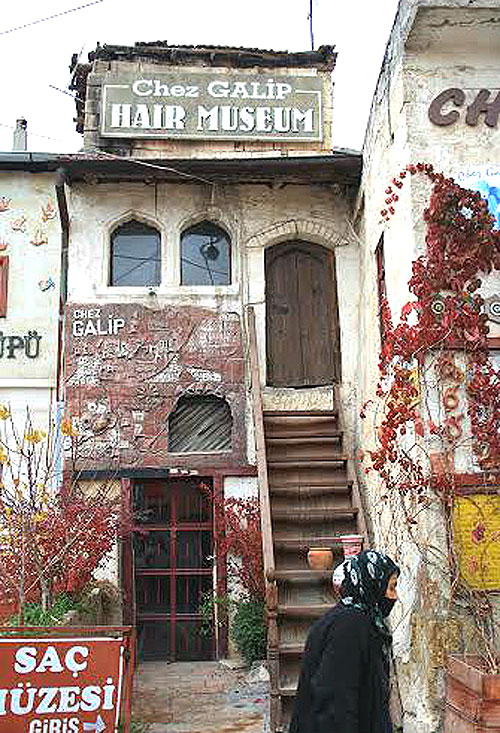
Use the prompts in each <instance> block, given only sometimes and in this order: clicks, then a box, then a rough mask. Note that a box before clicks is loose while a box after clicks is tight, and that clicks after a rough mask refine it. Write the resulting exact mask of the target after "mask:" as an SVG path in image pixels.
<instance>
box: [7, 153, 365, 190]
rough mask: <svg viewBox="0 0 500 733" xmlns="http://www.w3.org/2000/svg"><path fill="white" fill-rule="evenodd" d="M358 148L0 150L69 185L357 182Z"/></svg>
mask: <svg viewBox="0 0 500 733" xmlns="http://www.w3.org/2000/svg"><path fill="white" fill-rule="evenodd" d="M361 167H362V158H361V153H358V152H355V151H352V150H343V149H339V150H333V151H332V152H331V154H329V155H314V156H312V155H311V156H295V157H291V156H286V157H285V156H279V157H274V158H268V157H265V158H264V157H263V158H256V157H254V158H198V159H193V158H166V159H138V158H119V157H118V156H111V155H105V154H102V153H96V154H88V153H75V154H73V155H59V154H44V153H25V152H22V153H17V152H13V153H1V154H0V171H6V170H11V171H13V170H19V171H28V172H33V173H37V172H38V173H41V172H48V171H56V170H57V169H63V170H64V173H65V177H66V180H67V182H68V183H69V184H71V183H77V182H87V183H113V182H116V183H118V182H123V181H146V182H155V181H157V182H160V181H165V182H171V183H197V182H198V183H209V184H210V183H217V184H219V185H223V184H230V185H235V184H238V183H253V184H257V183H260V184H262V183H263V184H272V183H280V182H281V183H298V184H308V185H310V184H314V183H318V184H334V183H337V184H340V185H354V186H357V185H358V184H359V180H360V176H361Z"/></svg>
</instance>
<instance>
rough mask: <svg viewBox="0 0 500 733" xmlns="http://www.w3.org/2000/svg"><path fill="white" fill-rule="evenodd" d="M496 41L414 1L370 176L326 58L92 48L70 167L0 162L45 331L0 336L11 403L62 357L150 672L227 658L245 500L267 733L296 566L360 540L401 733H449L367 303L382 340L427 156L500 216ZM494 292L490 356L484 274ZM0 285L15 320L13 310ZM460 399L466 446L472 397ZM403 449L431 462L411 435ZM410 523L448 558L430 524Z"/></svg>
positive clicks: (458, 0) (494, 349)
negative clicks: (383, 453) (128, 526)
mask: <svg viewBox="0 0 500 733" xmlns="http://www.w3.org/2000/svg"><path fill="white" fill-rule="evenodd" d="M498 24H499V9H498V3H497V2H494V1H493V0H419V1H417V0H402V2H401V3H400V7H399V10H398V14H397V17H396V21H395V24H394V27H393V29H392V33H391V36H390V39H389V42H388V46H387V51H386V56H385V59H384V63H383V67H382V70H381V74H380V77H379V81H378V84H377V88H376V91H375V96H374V100H373V104H372V110H371V115H370V120H369V124H368V129H367V135H366V140H365V146H364V154H363V171H361V167H362V166H361V163H362V161H361V155H360V154H358V153H355V152H353V151H349V150H339V149H336V148H335V147H333V146H332V140H333V141H334V140H335V117H334V115H333V114H332V90H331V73H332V70H333V69H334V66H335V58H336V57H335V52H334V51H333V49H332V48H329V47H323V48H320V49H319V50H318V51H312V52H301V53H286V52H283V53H279V52H273V51H261V50H256V49H241V48H239V49H236V48H220V47H189V46H186V47H170V46H168V45H167V44H165V43H161V42H158V43H147V44H145V43H141V44H136V45H135V46H133V47H124V46H102V47H101V46H99V47H98V48H97V49H96V50H95V51H94V52H93V53H92V54H91V55H90V57H89V63H88V64H78V65H77V66H76V68H75V69H74V72H75V73H74V87H75V89H76V90H77V92H78V93H77V100H78V101H77V126H78V129H79V131H80V132H81V133H82V134H83V143H84V146H83V150H82V151H81V152H80V153H78V154H75V155H68V156H53V157H52V156H40V157H37V156H36V155H30V154H20V153H19V154H15V155H13V156H6V155H4V156H2V157H1V158H0V169H1V171H2V172H1V175H2V176H3V179H4V183H3V186H4V187H3V189H2V190H1V191H0V225H4V228H3V229H2V234H1V236H2V237H3V240H2V244H1V246H4V245H5V247H4V250H3V251H2V252H1V253H0V275H1V273H2V272H4V273H5V272H6V270H5V267H6V265H5V257H6V256H7V255H9V256H11V257H12V262H10V263H9V267H10V275H12V272H13V270H12V267H20V266H21V265H20V262H21V260H18V259H15V258H19V257H20V255H21V253H22V252H24V253H25V256H26V257H27V256H29V257H30V277H31V272H32V271H33V273H34V274H33V283H35V285H34V286H33V287H32V288H31V289H30V292H29V296H26V297H29V298H30V299H31V301H30V302H31V305H32V310H33V313H35V314H36V319H37V320H36V330H37V334H38V335H41V337H42V338H41V340H39V341H38V340H36V339H35V338H34V337H33V336H31V337H30V336H29V331H33V329H34V328H35V321H34V320H29V318H31V316H29V310H28V309H27V308H25V310H24V316H23V320H22V321H21V320H19V321H16V322H14V321H13V322H12V327H10V325H9V328H11V330H8V331H7V332H6V331H5V330H4V333H5V336H4V338H3V344H4V349H5V356H4V360H3V362H2V363H4V364H7V361H5V359H10V358H11V357H10V356H9V354H10V352H11V351H12V354H13V356H12V363H13V364H17V363H19V365H20V364H21V362H22V364H23V378H24V379H25V381H24V382H23V384H22V385H21V384H20V382H19V383H18V382H16V383H15V384H14V383H11V382H10V381H9V382H8V381H7V380H8V379H10V380H12V376H9V377H8V376H7V372H6V373H5V379H4V380H2V382H1V383H0V388H2V389H3V388H9V389H13V388H15V387H16V388H17V387H18V386H22V387H23V389H24V390H26V389H27V388H29V389H32V388H35V387H37V388H38V389H40V388H42V387H43V388H44V389H48V388H49V387H51V386H52V385H53V384H54V383H55V377H56V370H57V364H58V357H57V356H56V355H57V354H58V353H59V351H58V348H60V349H61V350H63V352H64V372H63V373H62V372H61V373H60V380H59V387H60V391H61V394H64V398H65V408H66V411H67V413H68V414H71V415H72V417H73V418H74V419H75V421H77V423H78V430H79V435H80V437H82V438H83V439H84V440H83V444H84V446H85V451H84V456H83V457H84V462H85V473H84V478H85V479H86V480H87V481H88V482H89V484H90V485H93V482H95V481H96V479H99V478H102V477H104V478H106V480H111V481H112V482H113V483H114V486H115V490H116V492H117V495H119V496H120V497H121V498H122V499H123V500H124V501H126V502H130V504H131V505H132V506H133V507H134V508H135V510H136V511H137V512H138V515H137V516H138V517H139V520H138V526H137V532H136V536H135V538H134V541H133V542H130V543H128V544H127V545H125V546H124V547H123V548H121V550H120V552H117V553H116V555H115V556H114V557H112V558H110V561H109V563H108V566H107V567H106V568H105V569H104V571H103V572H105V574H106V576H107V577H108V578H111V579H112V580H113V581H114V582H115V583H116V584H117V585H118V586H119V587H120V588H121V590H122V597H123V618H124V621H125V622H127V623H135V624H137V626H138V629H139V651H140V654H141V656H142V658H144V659H152V658H158V659H179V660H182V659H195V660H196V659H206V658H213V657H222V656H224V655H225V654H226V653H227V651H228V643H227V625H226V624H222V626H221V627H217V629H215V630H214V633H213V634H212V636H203V635H201V634H200V633H199V632H200V626H201V613H200V602H201V600H202V598H203V596H205V595H206V594H207V593H208V594H210V593H212V594H213V593H218V594H224V593H225V592H226V590H227V584H228V579H227V569H226V558H225V557H224V555H223V553H221V552H219V548H218V546H217V542H216V535H217V531H218V529H219V527H220V521H221V517H220V514H219V512H218V510H217V506H218V505H217V500H218V498H228V497H256V496H258V497H259V500H260V506H261V515H262V534H263V547H264V560H265V569H266V589H267V598H266V601H267V607H268V620H269V668H270V674H271V723H272V728H273V730H280V729H282V728H283V726H284V724H285V722H286V719H287V716H288V713H289V710H290V704H291V702H292V700H293V695H294V690H295V685H296V680H297V673H298V670H299V666H300V658H301V654H302V651H303V643H304V638H305V635H306V633H307V629H308V628H309V626H310V624H311V622H312V620H313V619H314V618H315V617H317V616H318V615H320V614H322V613H323V612H324V611H325V610H326V608H328V607H329V605H330V604H331V603H332V601H333V596H332V589H331V573H330V571H328V572H315V573H311V571H310V570H309V569H308V566H307V560H306V556H307V551H308V549H309V548H310V547H311V546H318V545H320V546H323V545H324V546H327V547H331V548H333V550H334V557H335V562H336V563H338V562H339V561H340V560H341V559H342V557H343V550H344V548H345V547H347V545H348V542H349V536H350V540H351V541H352V539H353V536H354V539H355V540H356V539H359V540H364V541H365V543H369V544H370V545H372V546H379V547H381V548H382V549H386V550H387V551H394V552H397V554H398V557H399V558H400V560H401V562H402V564H403V566H404V568H405V572H404V574H403V578H402V582H401V586H402V596H403V601H404V613H403V614H402V615H401V617H400V618H399V619H396V622H397V623H396V624H395V658H396V669H397V680H398V688H399V698H400V703H401V705H400V706H399V707H400V714H401V723H402V726H403V729H404V731H405V733H417V732H418V733H431V731H437V730H439V726H440V721H441V718H442V698H443V675H442V670H443V664H444V657H445V653H446V652H447V651H449V650H453V649H455V648H463V645H464V644H465V643H469V644H470V643H471V639H472V643H474V637H473V636H472V637H470V638H467V623H463V624H462V626H461V625H460V624H459V623H458V622H457V620H456V619H455V618H452V617H451V615H450V614H449V611H448V605H449V604H448V600H449V593H448V591H449V588H448V586H447V585H446V583H443V582H441V581H440V580H439V579H438V576H435V575H433V572H431V571H428V569H427V568H426V567H425V566H423V564H422V560H421V555H420V554H419V553H418V552H417V551H416V550H415V548H414V547H413V545H412V542H411V541H410V538H409V537H408V536H406V535H405V531H406V529H405V526H400V525H398V521H397V519H396V520H395V519H394V514H393V513H391V511H388V510H387V508H386V509H384V510H383V511H381V510H380V500H381V494H382V489H381V485H380V482H379V481H377V480H375V479H374V477H373V474H370V473H369V474H366V473H365V471H364V468H365V464H364V463H363V458H364V456H365V455H366V454H367V452H368V451H370V450H372V449H375V448H376V445H377V443H376V436H377V430H378V425H377V422H376V421H375V422H374V421H373V420H371V419H367V420H360V418H359V413H360V410H361V408H362V406H363V405H364V403H365V402H366V401H368V400H372V399H374V394H375V392H376V386H377V380H378V376H379V370H378V361H379V354H380V349H381V346H382V345H383V334H382V329H381V323H380V312H381V306H382V305H383V299H384V298H386V300H387V303H388V305H389V306H390V309H391V311H392V314H393V317H394V318H395V319H396V320H397V318H398V316H399V312H400V311H401V308H402V307H403V306H404V305H405V303H406V302H407V301H408V300H409V299H411V293H410V291H409V287H408V282H409V280H410V277H411V273H412V262H413V261H414V260H415V259H416V258H417V257H418V256H419V255H420V254H422V253H423V252H424V249H425V239H424V238H425V222H424V220H423V217H422V210H423V208H424V207H425V206H426V205H427V201H428V198H429V193H430V187H429V183H428V182H427V181H422V180H421V179H419V178H417V177H412V178H411V180H409V177H408V180H406V181H405V184H404V186H403V187H402V189H401V191H400V192H398V202H397V206H395V213H394V216H386V215H382V214H381V210H384V208H385V210H386V213H387V207H388V206H390V205H392V203H395V201H396V200H395V199H394V201H393V202H392V203H391V204H387V203H386V201H385V200H386V197H387V195H388V194H385V193H384V191H385V189H386V188H387V186H388V185H390V182H391V181H392V179H393V178H394V177H395V176H396V175H398V174H399V172H400V171H404V170H405V168H406V166H407V165H408V164H415V163H417V162H420V161H423V162H424V163H426V164H433V165H434V166H435V168H436V169H438V170H442V171H443V172H444V174H445V175H446V176H450V175H453V176H454V177H455V178H456V179H457V180H458V181H459V182H461V181H463V182H464V185H466V186H468V187H474V188H476V189H477V190H479V191H481V192H482V194H483V195H485V196H486V197H487V198H488V202H489V205H490V207H491V211H492V212H493V213H494V214H496V215H497V216H498V191H499V189H500V184H499V180H500V168H499V166H498V151H499V149H500V138H499V135H500V133H499V125H498V117H499V114H500V102H499V96H498V68H499V62H500V48H499V36H498ZM56 171H57V175H56ZM35 173H36V176H35V175H34V174H35ZM401 180H402V179H401ZM54 196H56V199H57V202H58V211H59V217H60V223H59V224H58V223H57V219H55V217H54V211H55V210H56V203H55V199H54ZM2 197H3V198H2ZM391 198H392V194H391ZM2 202H3V203H2ZM2 206H3V209H2V208H1V207H2ZM14 208H15V211H14ZM6 222H7V223H6ZM21 224H22V227H24V230H25V231H23V229H22V227H21ZM16 227H19V228H17V229H16ZM12 237H17V238H18V240H19V241H20V244H21V245H22V246H19V247H16V248H15V249H14V247H13V246H12V243H13V240H12ZM21 238H22V241H21ZM47 239H48V243H47ZM42 245H43V246H42ZM23 248H24V249H23ZM51 248H52V249H51ZM42 252H45V253H46V255H45V256H44V257H43V259H42V258H41V257H39V253H42ZM49 253H52V254H51V255H50V257H52V259H50V261H49V260H48V259H47V257H48V254H49ZM66 254H67V259H66ZM61 258H62V259H61ZM31 261H33V270H32V268H31ZM61 262H62V265H63V266H62V270H61V269H60V265H61ZM2 263H3V264H2ZM16 263H18V264H16ZM35 267H36V268H38V269H36V270H35V269H34V268H35ZM1 268H4V269H3V270H2V269H1ZM59 274H61V276H62V277H61V279H59ZM482 280H483V282H482V286H481V294H482V295H483V297H484V299H485V302H486V314H487V316H488V325H489V329H490V331H489V342H488V343H489V347H490V352H491V355H492V358H493V360H495V359H496V358H497V356H496V355H497V354H498V349H499V348H500V341H499V338H500V326H499V325H498V302H499V295H498V293H499V287H498V277H497V274H496V273H493V274H490V275H489V276H488V277H484V278H482ZM6 282H7V279H6V277H4V278H3V279H2V280H1V282H0V286H2V287H4V286H5V283H6ZM59 282H61V288H62V292H61V295H62V299H63V300H64V301H65V309H64V319H65V330H64V334H58V330H57V318H58V308H59V306H58V302H57V295H58V288H59ZM8 283H9V284H8V287H9V301H8V304H9V306H8V308H9V310H8V312H7V317H8V318H9V317H10V313H11V312H12V315H13V317H14V316H15V315H16V312H14V306H15V304H16V303H18V304H19V303H21V300H20V298H21V294H18V295H15V294H14V295H11V293H12V294H13V293H14V291H15V289H16V288H18V287H20V285H19V284H18V283H13V281H12V279H11V277H10V278H9V280H8ZM50 283H53V284H50ZM23 287H24V286H23ZM2 292H5V287H4V290H3V291H2V290H1V289H0V296H1V293H2ZM16 292H17V291H16ZM16 299H17V300H16ZM49 299H51V300H50V302H49ZM3 302H5V298H4V301H3ZM1 306H2V302H1V298H0V307H1ZM11 306H12V311H11ZM16 307H17V306H16ZM28 316H29V318H28ZM16 317H17V316H16ZM42 321H43V324H45V325H43V324H42ZM9 324H10V322H9ZM5 328H7V326H6V327H5ZM44 329H45V330H44ZM26 336H28V341H26V338H25V337H26ZM16 337H19V339H18V340H16ZM30 338H31V341H30ZM22 339H24V342H23V343H24V346H23V348H24V352H23V349H22V348H21V341H22ZM58 339H59V340H58ZM34 341H36V343H37V344H38V345H39V347H40V348H39V352H37V356H36V357H34V356H33V354H34V353H35V352H34V351H33V352H31V351H30V347H33V348H34V346H35V344H34ZM28 342H29V343H28ZM44 343H47V347H48V346H49V344H50V350H49V349H48V350H47V352H46V351H44ZM58 344H59V346H58ZM459 351H460V349H458V348H457V349H456V351H455V352H454V355H453V359H454V360H455V359H456V360H457V361H456V365H460V364H461V363H462V362H460V359H463V355H461V354H460V353H459ZM49 355H50V356H49ZM41 364H44V365H45V366H44V370H45V371H43V373H42V372H40V370H39V369H38V371H37V370H36V369H35V366H37V365H41ZM456 365H455V366H456ZM24 367H26V368H24ZM457 368H458V366H457ZM30 369H31V370H32V371H28V370H30ZM33 370H34V371H33ZM10 374H11V373H10ZM17 376H20V375H17ZM17 376H16V379H17ZM31 378H33V380H38V381H37V384H34V383H33V384H31V382H30V384H28V383H27V382H26V379H31ZM41 379H44V380H46V381H45V382H43V384H42V383H41V382H40V380H41ZM49 380H52V381H49ZM416 380H417V381H416V383H417V384H418V390H419V391H420V394H421V395H424V396H425V399H427V400H428V401H430V402H432V400H433V399H435V395H434V394H433V393H432V389H431V387H430V386H429V384H428V383H427V381H426V379H425V378H424V377H423V376H422V375H420V376H419V375H417V376H416ZM30 394H31V393H30ZM37 394H41V392H37ZM6 399H7V397H6ZM9 399H10V397H9ZM457 400H458V404H460V405H461V408H462V412H463V418H462V419H463V432H464V434H465V435H466V436H467V437H470V432H471V430H470V423H469V422H468V417H467V406H466V396H465V393H463V391H462V392H459V397H458V398H457ZM374 401H375V402H376V400H374ZM423 401H425V400H424V399H422V402H423ZM455 417H457V416H455ZM419 437H420V438H421V443H420V444H421V445H423V446H424V447H425V448H426V449H429V451H432V450H434V443H433V436H432V435H431V434H430V433H429V432H428V431H427V432H426V428H425V426H424V428H422V429H421V434H420V433H419ZM401 442H403V441H401ZM415 442H418V441H415ZM493 458H494V457H493ZM453 459H454V462H455V463H454V471H455V474H454V475H456V476H459V477H460V481H461V485H462V486H463V487H464V488H465V490H466V491H465V493H467V492H468V494H469V495H472V496H473V497H476V496H479V497H480V498H479V499H478V500H477V501H478V502H479V503H481V502H483V501H486V502H489V504H488V506H489V510H491V511H493V513H494V512H495V511H497V509H498V507H497V508H495V507H496V504H495V502H498V498H497V493H495V492H498V474H497V472H496V469H495V467H494V465H493V464H492V461H490V462H489V463H488V465H487V468H485V466H486V464H485V463H484V462H483V463H481V461H479V462H478V460H477V456H476V453H475V451H474V446H473V444H472V443H471V441H469V442H468V443H467V444H465V443H464V445H463V446H462V447H460V449H457V450H456V451H455V454H454V456H453ZM484 497H486V499H484ZM490 505H491V506H490ZM492 516H493V515H492ZM495 526H496V525H495ZM423 528H424V529H423V531H424V533H425V532H427V534H429V535H432V536H433V537H435V538H436V542H437V545H439V547H440V550H442V549H443V548H444V547H445V536H444V533H443V528H442V517H441V516H440V515H439V513H433V512H432V510H429V511H428V512H427V514H425V515H424V520H423ZM497 529H498V527H497ZM470 531H471V527H470V526H469V525H464V527H463V528H462V527H461V526H460V527H459V532H458V535H459V534H460V532H462V533H464V532H465V533H467V532H468V533H469V534H470ZM458 535H457V536H458ZM395 538H397V539H398V541H399V540H401V542H399V543H397V542H396V539H395ZM426 572H427V575H426ZM495 583H497V587H495ZM499 588H500V579H497V578H496V577H493V578H490V584H489V585H488V588H487V589H489V590H498V589H499ZM462 627H464V628H465V629H466V632H465V633H464V632H463V631H462V630H461V629H462ZM469 636H470V635H469ZM464 639H465V641H464ZM460 645H462V646H460Z"/></svg>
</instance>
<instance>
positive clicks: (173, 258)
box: [68, 182, 359, 462]
mask: <svg viewBox="0 0 500 733" xmlns="http://www.w3.org/2000/svg"><path fill="white" fill-rule="evenodd" d="M69 207H70V212H71V227H70V230H71V231H70V245H69V273H68V288H69V292H68V300H69V302H70V303H79V304H83V303H87V304H96V305H97V304H100V305H102V306H104V305H105V304H111V303H116V304H125V303H133V304H137V305H142V306H145V307H146V308H153V309H162V308H165V307H167V306H176V307H182V306H202V307H205V308H209V309H211V310H213V311H215V312H217V313H219V314H223V313H237V314H238V315H239V316H240V319H242V321H243V322H244V314H245V306H247V305H253V306H254V308H255V310H256V316H257V329H258V344H259V352H260V353H259V359H260V366H261V378H262V384H263V385H265V362H266V360H265V353H266V352H265V348H266V347H265V273H264V250H265V248H266V247H269V246H273V245H275V244H278V245H279V243H281V242H285V241H290V240H293V239H301V240H305V241H309V242H311V243H315V244H320V245H322V246H324V247H327V248H329V249H331V250H333V251H334V255H335V266H336V278H337V290H338V304H339V318H340V330H341V350H342V386H341V389H342V391H343V393H344V396H345V397H346V399H347V398H348V406H349V407H348V410H347V411H348V412H349V413H350V414H351V418H350V420H349V419H348V420H347V423H348V424H347V426H346V427H347V430H348V431H349V430H350V431H351V433H352V431H353V424H354V410H353V409H352V406H353V405H354V403H355V400H354V398H353V395H354V394H355V382H356V367H357V353H356V331H357V318H358V302H357V298H356V297H353V293H357V292H358V289H359V285H358V246H359V243H358V240H357V238H356V236H355V234H354V233H353V231H352V226H351V223H350V217H351V208H352V199H351V197H350V194H349V192H348V191H347V190H345V189H343V188H341V187H339V186H325V185H310V186H306V185H296V184H288V185H282V184H280V185H275V186H264V185H249V184H247V185H245V184H241V185H240V186H232V187H229V186H227V187H225V186H218V187H217V188H216V189H215V190H214V191H210V190H209V187H208V186H204V185H203V184H189V183H183V184H179V185H176V184H171V183H165V184H156V185H154V184H147V183H144V184H142V183H141V184H138V183H134V184H132V183H125V182H124V183H120V184H97V185H91V184H78V185H74V186H73V187H72V188H71V190H70V194H69ZM130 218H137V219H140V220H144V221H146V222H147V223H149V224H151V225H153V226H156V227H157V228H158V229H159V230H160V232H161V235H162V282H161V284H160V286H159V287H157V288H141V287H135V288H124V287H110V286H109V285H108V284H107V283H108V272H109V237H110V233H111V232H112V230H113V229H114V227H115V226H117V225H118V224H121V223H123V222H124V221H126V220H127V219H130ZM205 219H209V220H212V221H215V222H216V223H218V224H219V225H220V226H222V227H223V228H224V229H226V231H227V232H228V233H229V235H230V236H231V240H232V247H233V250H232V283H231V285H227V286H197V287H186V286H181V285H180V266H179V262H180V236H181V233H182V231H183V230H184V228H185V227H187V226H190V225H192V224H194V223H196V222H199V221H202V220H205ZM82 272H85V273H86V277H85V278H83V277H82V276H81V273H82ZM287 393H288V394H287ZM266 400H267V404H266V403H265V406H266V407H267V406H273V405H276V404H279V405H280V407H284V409H286V408H287V406H288V409H315V408H316V409H328V408H330V407H331V406H332V400H333V389H328V388H326V389H323V390H320V391H318V390H316V391H315V390H285V391H283V390H281V391H280V392H279V394H277V393H275V392H274V390H266V395H265V401H266ZM249 443H250V440H249ZM248 457H249V460H251V461H252V462H253V461H254V456H253V451H252V446H250V445H249V446H248Z"/></svg>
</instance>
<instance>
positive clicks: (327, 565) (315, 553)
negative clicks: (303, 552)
mask: <svg viewBox="0 0 500 733" xmlns="http://www.w3.org/2000/svg"><path fill="white" fill-rule="evenodd" d="M307 562H308V563H309V567H310V568H311V570H331V569H332V568H333V552H332V550H331V548H330V547H311V548H310V549H309V552H308V553H307Z"/></svg>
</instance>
